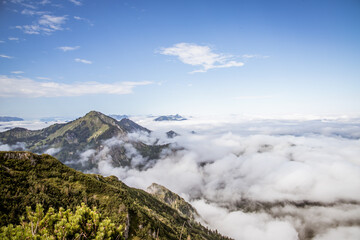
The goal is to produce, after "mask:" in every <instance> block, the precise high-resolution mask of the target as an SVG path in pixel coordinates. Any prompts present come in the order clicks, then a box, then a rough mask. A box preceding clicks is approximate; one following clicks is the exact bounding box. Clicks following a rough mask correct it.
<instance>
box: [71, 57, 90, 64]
mask: <svg viewBox="0 0 360 240" xmlns="http://www.w3.org/2000/svg"><path fill="white" fill-rule="evenodd" d="M74 60H75V62H79V63H85V64H92V61H89V60H86V59H81V58H75V59H74Z"/></svg>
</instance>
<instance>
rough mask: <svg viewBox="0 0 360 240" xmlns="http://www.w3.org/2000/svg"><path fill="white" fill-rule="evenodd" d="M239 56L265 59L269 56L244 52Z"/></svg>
mask: <svg viewBox="0 0 360 240" xmlns="http://www.w3.org/2000/svg"><path fill="white" fill-rule="evenodd" d="M241 57H242V58H245V59H250V58H260V59H265V58H269V57H270V56H264V55H259V54H244V55H242V56H241Z"/></svg>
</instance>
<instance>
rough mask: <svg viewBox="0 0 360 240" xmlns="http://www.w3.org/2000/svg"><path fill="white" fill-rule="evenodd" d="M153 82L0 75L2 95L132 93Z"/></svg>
mask: <svg viewBox="0 0 360 240" xmlns="http://www.w3.org/2000/svg"><path fill="white" fill-rule="evenodd" d="M149 84H151V82H149V81H142V82H114V83H99V82H82V83H72V84H64V83H57V82H50V81H47V82H40V81H35V80H32V79H29V78H21V77H16V78H11V77H8V76H5V75H0V86H1V88H0V97H27V98H37V97H71V96H82V95H89V94H116V95H121V94H130V93H132V92H133V88H134V87H136V86H142V85H149Z"/></svg>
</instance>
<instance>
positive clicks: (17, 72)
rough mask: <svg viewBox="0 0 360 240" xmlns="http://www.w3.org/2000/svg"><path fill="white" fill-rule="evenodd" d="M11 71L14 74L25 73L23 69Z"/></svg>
mask: <svg viewBox="0 0 360 240" xmlns="http://www.w3.org/2000/svg"><path fill="white" fill-rule="evenodd" d="M11 73H12V74H23V73H24V72H23V71H12V72H11Z"/></svg>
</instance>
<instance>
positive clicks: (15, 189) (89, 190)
mask: <svg viewBox="0 0 360 240" xmlns="http://www.w3.org/2000/svg"><path fill="white" fill-rule="evenodd" d="M0 186H1V187H0V188H1V192H2V194H1V195H0V226H5V225H8V224H10V223H11V224H19V222H20V216H22V215H25V212H26V206H30V207H32V209H35V206H36V204H38V203H40V204H42V206H43V207H44V209H45V210H47V209H49V208H50V207H53V208H54V209H56V210H57V209H59V208H60V207H63V208H67V209H72V211H75V210H76V209H75V208H76V206H79V205H81V203H85V204H87V205H88V206H89V207H90V208H92V207H96V208H97V209H98V210H99V212H100V213H101V214H102V216H104V217H108V218H109V219H110V220H111V221H112V222H113V223H115V224H116V225H123V226H125V228H124V230H123V235H124V236H125V237H126V238H128V239H180V236H181V239H209V240H212V239H214V240H215V239H228V238H225V237H222V236H221V235H219V234H217V233H216V232H212V231H209V230H208V229H206V228H204V227H203V226H201V225H200V224H198V223H196V222H194V221H192V220H190V219H188V218H186V217H184V216H183V215H180V214H179V212H178V211H177V210H175V209H173V208H171V207H170V206H168V205H166V204H164V203H162V202H161V201H159V200H158V199H156V198H154V197H153V196H151V195H150V194H148V193H146V192H145V191H142V190H139V189H135V188H130V187H128V186H126V185H125V184H124V183H122V182H121V181H119V180H118V179H117V178H116V177H114V176H110V177H103V176H101V175H95V174H83V173H81V172H78V171H76V170H73V169H71V168H69V167H67V166H66V165H64V164H62V163H61V162H60V161H58V160H57V159H55V158H53V157H51V156H50V155H46V154H43V155H37V154H33V153H30V152H0Z"/></svg>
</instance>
